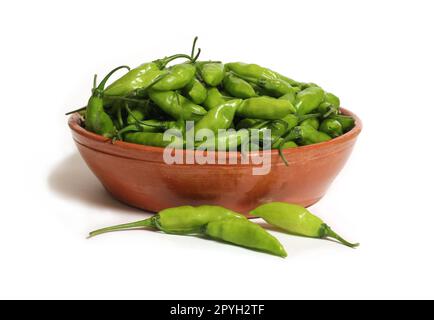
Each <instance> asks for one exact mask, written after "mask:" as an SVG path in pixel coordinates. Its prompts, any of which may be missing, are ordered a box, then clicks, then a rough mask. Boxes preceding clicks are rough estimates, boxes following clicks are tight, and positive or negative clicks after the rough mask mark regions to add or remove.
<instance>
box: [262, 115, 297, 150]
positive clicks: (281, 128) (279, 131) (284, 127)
mask: <svg viewBox="0 0 434 320" xmlns="http://www.w3.org/2000/svg"><path fill="white" fill-rule="evenodd" d="M298 121H299V119H298V117H297V116H296V115H294V114H288V115H287V116H285V117H283V118H282V119H279V120H273V121H269V122H267V123H266V124H265V125H262V127H261V128H259V131H264V130H266V129H268V130H270V131H271V139H272V141H273V144H274V143H275V141H276V140H278V139H279V138H280V137H281V136H283V135H285V134H286V133H287V132H288V131H289V130H292V129H293V128H295V127H296V126H297V124H298Z"/></svg>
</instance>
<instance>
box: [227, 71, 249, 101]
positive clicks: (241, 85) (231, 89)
mask: <svg viewBox="0 0 434 320" xmlns="http://www.w3.org/2000/svg"><path fill="white" fill-rule="evenodd" d="M223 85H224V87H225V90H226V91H227V92H228V93H229V94H230V95H232V96H233V97H236V98H241V99H247V98H251V97H255V96H256V92H255V89H253V87H252V86H251V85H250V84H249V83H248V82H247V81H245V80H243V79H241V78H238V77H236V76H235V75H233V74H227V75H226V77H225V78H224V80H223Z"/></svg>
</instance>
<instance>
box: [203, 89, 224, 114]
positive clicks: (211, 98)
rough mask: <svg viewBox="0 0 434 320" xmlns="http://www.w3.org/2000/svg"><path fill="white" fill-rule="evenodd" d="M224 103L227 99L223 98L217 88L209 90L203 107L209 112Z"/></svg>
mask: <svg viewBox="0 0 434 320" xmlns="http://www.w3.org/2000/svg"><path fill="white" fill-rule="evenodd" d="M226 101H228V98H226V97H224V96H223V95H222V94H221V93H220V91H219V90H218V89H217V88H209V89H208V92H207V97H206V100H205V101H204V103H203V105H204V107H205V108H206V109H207V110H211V109H212V108H215V107H217V106H219V105H221V104H222V103H224V102H226Z"/></svg>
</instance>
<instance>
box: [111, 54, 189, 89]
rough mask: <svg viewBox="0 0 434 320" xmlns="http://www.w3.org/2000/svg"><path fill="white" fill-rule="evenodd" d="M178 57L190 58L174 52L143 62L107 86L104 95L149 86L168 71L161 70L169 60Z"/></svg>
mask: <svg viewBox="0 0 434 320" xmlns="http://www.w3.org/2000/svg"><path fill="white" fill-rule="evenodd" d="M179 58H187V59H191V57H190V56H188V55H184V54H176V55H173V56H170V57H166V58H163V59H158V60H154V61H152V62H148V63H144V64H142V65H140V66H138V67H137V68H134V69H132V70H130V71H129V72H128V73H126V74H125V75H124V76H122V77H121V78H119V79H118V80H116V81H115V82H113V83H112V84H111V85H110V86H108V87H107V89H106V91H105V94H106V96H126V95H129V94H131V93H132V92H134V91H136V90H144V89H146V88H149V87H150V86H152V84H154V83H155V82H157V81H159V80H160V79H161V78H162V77H163V76H165V75H166V74H167V73H168V72H167V70H163V69H164V67H165V66H166V65H167V64H168V63H169V62H171V61H173V60H175V59H179Z"/></svg>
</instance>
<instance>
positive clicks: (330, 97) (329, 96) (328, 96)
mask: <svg viewBox="0 0 434 320" xmlns="http://www.w3.org/2000/svg"><path fill="white" fill-rule="evenodd" d="M324 99H325V101H326V102H328V103H330V104H331V105H333V106H335V107H336V108H339V107H340V106H341V100H340V99H339V98H338V97H337V96H335V95H334V94H333V93H330V92H326V93H325V96H324Z"/></svg>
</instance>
